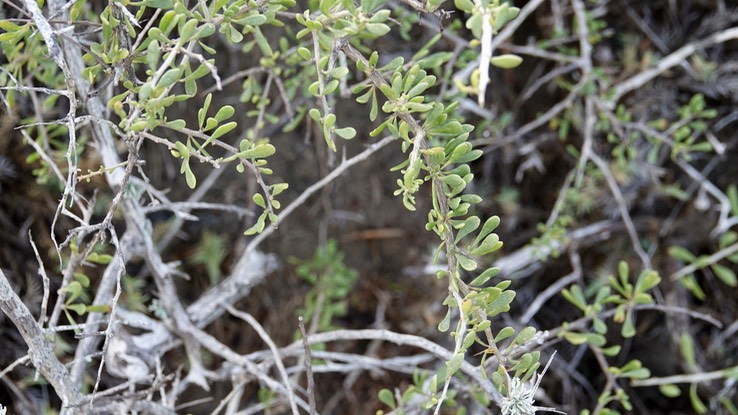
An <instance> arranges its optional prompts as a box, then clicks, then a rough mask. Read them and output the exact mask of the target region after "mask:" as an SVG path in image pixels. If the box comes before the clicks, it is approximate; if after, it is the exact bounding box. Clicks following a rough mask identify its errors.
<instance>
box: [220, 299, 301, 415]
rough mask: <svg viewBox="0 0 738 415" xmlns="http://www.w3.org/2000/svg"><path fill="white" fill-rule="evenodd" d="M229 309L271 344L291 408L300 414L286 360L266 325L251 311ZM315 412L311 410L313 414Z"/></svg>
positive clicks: (270, 347)
mask: <svg viewBox="0 0 738 415" xmlns="http://www.w3.org/2000/svg"><path fill="white" fill-rule="evenodd" d="M227 310H228V312H229V313H231V315H233V316H234V317H238V318H240V319H241V320H243V321H245V322H247V323H249V325H250V326H251V327H252V328H253V329H254V330H256V333H257V334H258V335H259V337H261V340H262V341H264V343H266V344H267V346H269V350H271V351H272V355H273V356H274V362H275V364H276V366H277V371H278V372H279V375H280V376H281V377H282V381H283V382H284V386H285V389H286V390H287V400H289V402H290V408H292V413H293V414H294V415H300V412H299V411H298V410H297V403H296V401H295V393H294V391H293V390H292V386H291V383H290V377H289V375H287V371H286V370H285V368H284V362H282V359H281V358H280V356H279V349H278V348H277V345H276V344H274V341H273V340H272V338H271V337H269V334H268V333H267V332H266V331H265V330H264V327H262V326H261V324H259V322H258V321H256V319H255V318H254V317H253V316H252V315H251V314H249V313H245V312H243V311H239V310H236V309H235V308H233V306H228V307H227ZM313 403H314V402H313ZM311 409H312V410H314V409H315V408H314V407H311ZM312 413H313V412H311V414H312Z"/></svg>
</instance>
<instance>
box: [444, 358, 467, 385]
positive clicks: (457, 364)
mask: <svg viewBox="0 0 738 415" xmlns="http://www.w3.org/2000/svg"><path fill="white" fill-rule="evenodd" d="M462 363H464V354H463V353H457V354H455V355H454V356H453V357H452V358H451V360H449V361H448V362H446V379H450V378H451V376H453V375H454V373H456V372H458V371H459V369H461V364H462Z"/></svg>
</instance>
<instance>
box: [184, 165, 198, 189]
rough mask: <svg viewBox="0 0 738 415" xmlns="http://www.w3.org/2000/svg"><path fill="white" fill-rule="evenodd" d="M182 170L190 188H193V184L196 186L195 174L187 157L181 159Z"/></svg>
mask: <svg viewBox="0 0 738 415" xmlns="http://www.w3.org/2000/svg"><path fill="white" fill-rule="evenodd" d="M182 171H183V172H184V175H185V180H186V181H187V186H189V188H190V189H194V188H195V186H197V179H196V178H195V174H194V173H192V169H190V159H189V157H187V158H184V159H183V160H182Z"/></svg>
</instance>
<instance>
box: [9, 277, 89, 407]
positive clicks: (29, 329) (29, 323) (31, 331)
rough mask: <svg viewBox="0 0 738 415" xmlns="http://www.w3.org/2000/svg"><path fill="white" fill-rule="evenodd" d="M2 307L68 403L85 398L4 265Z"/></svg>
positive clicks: (40, 368) (29, 351) (46, 374)
mask: <svg viewBox="0 0 738 415" xmlns="http://www.w3.org/2000/svg"><path fill="white" fill-rule="evenodd" d="M0 310H2V311H3V312H4V313H5V314H6V315H7V316H8V317H9V318H10V320H11V321H12V322H13V324H14V325H15V326H16V327H17V328H18V330H19V331H20V333H21V336H23V340H24V341H25V342H26V344H27V345H28V355H29V356H30V359H31V362H32V363H33V365H34V366H35V367H36V369H38V371H39V372H41V374H42V375H43V376H44V377H45V378H46V380H48V381H49V383H50V384H51V386H53V388H54V390H55V391H56V393H57V394H58V395H59V397H60V398H61V400H62V403H63V405H64V406H65V407H68V406H70V405H74V404H76V403H78V402H80V401H81V400H82V395H81V394H80V393H79V392H78V391H77V390H76V389H75V384H74V383H72V382H70V379H69V372H68V371H67V368H66V367H64V365H63V364H62V363H61V362H60V361H59V359H57V358H56V355H55V354H54V348H53V346H52V344H51V343H49V342H48V341H47V339H46V335H45V334H44V332H43V331H42V330H41V327H39V325H38V324H37V323H36V321H35V319H34V318H33V315H31V312H30V311H29V310H28V307H26V305H25V304H23V301H22V300H21V299H20V298H19V297H18V295H17V294H16V293H15V292H14V291H13V288H12V287H11V286H10V283H9V282H8V280H7V278H5V274H4V273H3V271H2V269H1V268H0Z"/></svg>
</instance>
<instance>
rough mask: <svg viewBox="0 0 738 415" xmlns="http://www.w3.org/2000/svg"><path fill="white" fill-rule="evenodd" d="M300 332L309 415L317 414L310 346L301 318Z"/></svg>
mask: <svg viewBox="0 0 738 415" xmlns="http://www.w3.org/2000/svg"><path fill="white" fill-rule="evenodd" d="M297 319H298V321H299V326H300V332H301V333H302V346H303V350H305V376H306V377H307V396H308V404H309V405H310V415H315V414H317V411H316V409H315V379H314V378H313V357H312V355H311V353H310V345H309V344H308V334H307V331H306V330H305V323H303V318H302V316H299V317H298V318H297Z"/></svg>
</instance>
